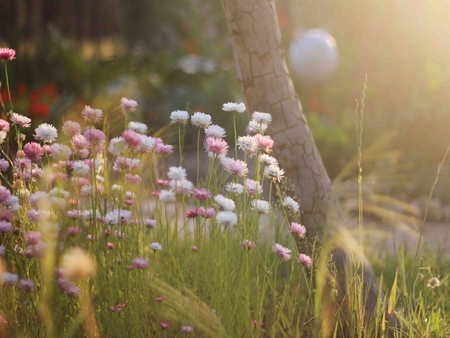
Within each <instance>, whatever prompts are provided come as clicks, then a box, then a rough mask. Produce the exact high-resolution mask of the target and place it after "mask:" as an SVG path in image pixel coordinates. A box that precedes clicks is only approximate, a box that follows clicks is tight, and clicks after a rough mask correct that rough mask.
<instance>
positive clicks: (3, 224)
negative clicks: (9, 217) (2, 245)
mask: <svg viewBox="0 0 450 338" xmlns="http://www.w3.org/2000/svg"><path fill="white" fill-rule="evenodd" d="M11 230H12V225H11V223H10V222H7V221H0V232H1V233H6V232H11Z"/></svg>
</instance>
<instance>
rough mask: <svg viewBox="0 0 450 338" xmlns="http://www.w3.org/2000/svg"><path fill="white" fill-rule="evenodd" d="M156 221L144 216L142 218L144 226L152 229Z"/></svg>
mask: <svg viewBox="0 0 450 338" xmlns="http://www.w3.org/2000/svg"><path fill="white" fill-rule="evenodd" d="M156 224H157V223H156V221H155V220H154V219H150V218H146V219H145V220H144V225H145V227H146V228H149V229H153V228H155V227H156Z"/></svg>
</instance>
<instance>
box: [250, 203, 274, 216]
mask: <svg viewBox="0 0 450 338" xmlns="http://www.w3.org/2000/svg"><path fill="white" fill-rule="evenodd" d="M251 206H252V209H253V210H255V211H257V212H259V213H260V214H267V213H269V210H270V204H269V202H267V201H264V200H252V202H251Z"/></svg>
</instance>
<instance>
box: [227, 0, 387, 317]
mask: <svg viewBox="0 0 450 338" xmlns="http://www.w3.org/2000/svg"><path fill="white" fill-rule="evenodd" d="M221 1H222V7H223V9H224V12H225V16H226V19H227V22H228V28H229V32H230V36H231V40H232V45H233V51H234V58H235V63H236V69H237V77H238V80H239V84H240V89H241V93H242V94H243V96H244V98H245V101H246V104H247V109H248V111H249V112H253V111H262V112H269V113H271V114H272V116H273V122H272V124H271V125H270V127H269V134H270V136H271V137H272V138H273V140H274V141H275V146H274V150H273V151H274V156H275V157H276V158H277V159H278V162H279V165H280V167H281V168H283V169H284V170H285V172H286V177H288V179H289V183H290V184H292V185H293V187H294V193H295V195H296V196H297V197H298V198H299V200H300V203H301V207H302V212H303V215H302V224H303V225H304V226H305V227H306V228H307V234H308V237H309V238H310V239H312V238H319V239H323V235H324V228H325V224H326V222H328V223H330V222H331V221H333V222H334V220H335V219H333V218H336V217H338V218H339V216H338V215H339V212H335V211H336V209H337V208H335V202H336V203H337V201H334V202H331V200H330V198H331V181H330V178H329V177H328V174H327V172H326V170H325V167H324V165H323V162H322V159H321V156H320V154H319V152H318V150H317V148H316V145H315V143H314V140H313V138H312V135H311V132H310V130H309V127H308V124H307V121H306V119H305V117H304V115H303V113H302V108H301V105H300V102H299V99H298V97H297V94H296V92H295V90H294V86H293V83H292V80H291V78H290V76H289V71H288V68H287V65H286V61H285V57H284V52H283V50H282V48H281V33H280V29H279V25H278V20H277V16H276V10H275V4H274V1H273V0H221ZM330 203H333V206H332V207H331V208H330ZM330 209H333V212H331V213H330ZM327 217H328V220H327ZM330 218H331V219H330ZM297 245H299V246H300V245H302V244H301V243H299V242H298V243H297ZM344 245H345V244H343V246H342V247H339V248H335V250H334V251H333V252H332V255H333V262H334V264H335V266H336V269H337V274H336V282H337V283H338V284H339V285H337V289H338V290H340V295H339V299H340V300H343V299H344V297H345V294H346V290H345V286H346V282H345V273H344V269H345V268H346V266H348V264H349V262H350V259H349V257H350V255H349V253H348V251H347V248H345V247H344ZM301 249H302V250H305V248H304V247H303V248H301ZM299 250H300V248H299ZM363 270H364V274H363V275H364V280H363V283H364V288H363V293H364V294H365V295H367V296H366V297H367V298H366V299H365V302H366V303H365V318H366V320H370V318H371V316H372V315H373V314H374V311H375V308H376V305H377V299H378V295H379V293H380V291H379V285H378V282H377V279H376V277H375V275H374V273H373V270H372V269H371V267H370V264H368V263H367V262H365V264H364V268H363ZM339 299H338V301H339Z"/></svg>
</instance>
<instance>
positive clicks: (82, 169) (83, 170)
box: [72, 161, 90, 176]
mask: <svg viewBox="0 0 450 338" xmlns="http://www.w3.org/2000/svg"><path fill="white" fill-rule="evenodd" d="M72 170H73V172H74V173H75V174H76V175H80V176H85V175H88V174H89V171H90V168H89V166H88V165H87V164H86V163H84V161H75V162H73V165H72Z"/></svg>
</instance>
